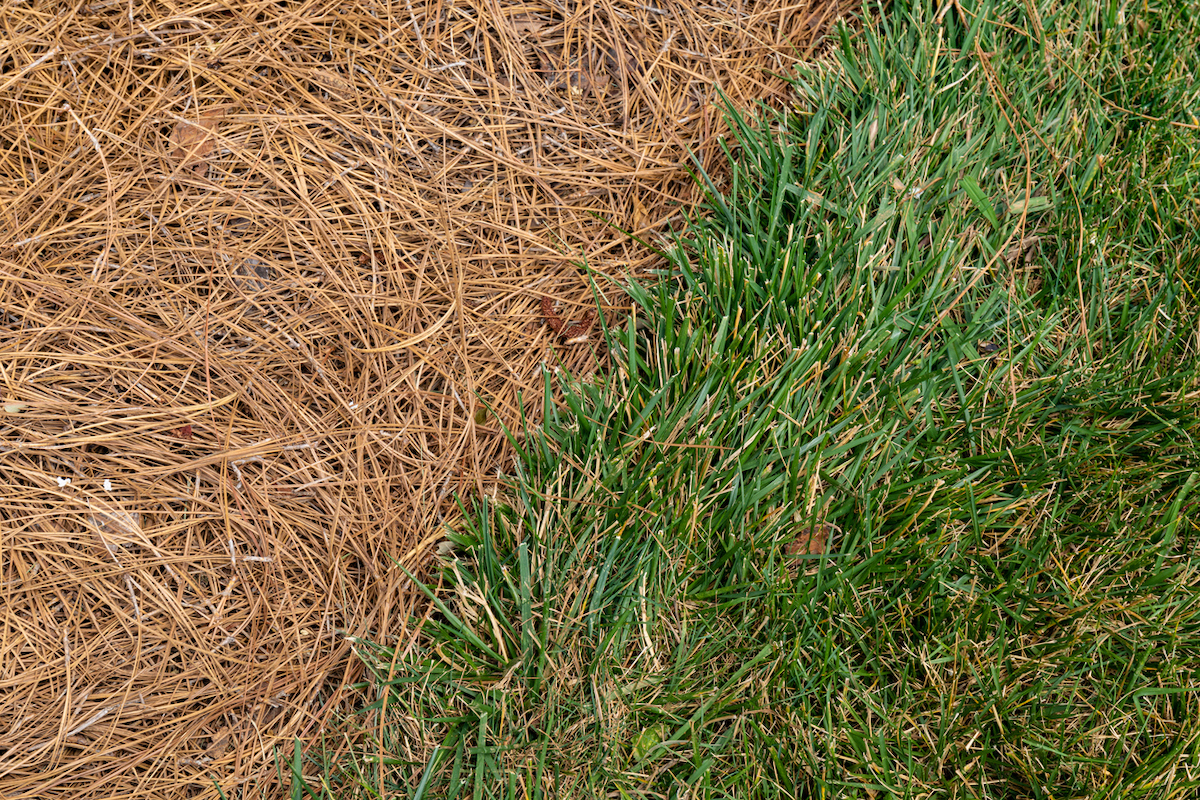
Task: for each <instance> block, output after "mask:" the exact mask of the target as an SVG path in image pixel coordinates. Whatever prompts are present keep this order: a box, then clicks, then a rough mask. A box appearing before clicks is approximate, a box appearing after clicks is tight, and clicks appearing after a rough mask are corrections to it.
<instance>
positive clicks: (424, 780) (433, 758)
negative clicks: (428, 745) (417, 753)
mask: <svg viewBox="0 0 1200 800" xmlns="http://www.w3.org/2000/svg"><path fill="white" fill-rule="evenodd" d="M439 747H440V745H436V744H435V745H434V746H433V753H432V754H430V756H429V761H428V762H427V763H426V764H425V771H424V772H423V773H422V774H421V780H420V782H419V783H417V788H416V791H414V792H413V796H412V800H422V798H424V797H425V788H426V787H427V786H428V785H429V779H430V777H432V776H433V768H434V765H435V764H437V757H438V748H439Z"/></svg>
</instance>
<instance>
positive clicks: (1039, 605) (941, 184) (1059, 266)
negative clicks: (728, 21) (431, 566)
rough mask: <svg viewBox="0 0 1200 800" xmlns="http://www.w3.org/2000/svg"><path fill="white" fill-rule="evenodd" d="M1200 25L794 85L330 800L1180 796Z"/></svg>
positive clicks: (477, 515) (457, 575)
mask: <svg viewBox="0 0 1200 800" xmlns="http://www.w3.org/2000/svg"><path fill="white" fill-rule="evenodd" d="M1198 19H1200V7H1198V6H1197V4H1196V3H1188V4H1176V3H1170V4H1162V5H1161V6H1160V7H1158V8H1157V9H1151V8H1148V7H1146V6H1143V5H1141V4H1127V3H1116V2H1103V3H1099V4H1097V3H1091V2H1067V1H1066V0H1030V1H1029V2H983V1H978V2H976V1H972V2H967V1H966V0H962V1H961V2H953V3H948V4H937V5H932V4H929V3H919V2H914V3H900V2H897V3H896V4H895V5H894V6H893V7H891V8H889V9H887V10H886V11H885V12H883V13H881V14H879V15H878V16H876V17H873V18H870V19H868V20H867V21H865V22H864V28H863V30H862V31H861V32H860V33H855V34H854V35H850V34H849V33H848V32H847V31H846V30H845V29H843V30H842V36H841V42H840V46H839V47H838V48H837V50H836V52H835V53H834V54H833V55H832V56H831V57H830V58H829V59H828V60H827V61H825V62H823V63H821V64H817V65H804V66H801V67H799V68H798V69H797V71H796V73H795V76H794V85H795V89H796V92H797V104H796V108H795V110H794V113H791V114H789V115H788V116H787V117H786V118H781V117H777V116H772V115H768V114H766V112H764V115H763V118H761V119H757V120H740V121H739V124H738V131H739V133H738V136H737V140H736V141H731V142H730V143H729V158H730V163H731V165H732V174H731V176H730V179H729V181H728V182H727V183H726V184H724V185H721V186H710V193H709V200H708V204H707V207H706V208H705V209H704V210H703V213H700V214H698V215H696V217H695V218H694V222H693V223H692V224H691V225H690V227H688V229H687V230H686V231H684V232H682V233H681V234H680V236H679V238H678V240H677V241H676V242H675V244H674V245H673V246H672V247H670V248H669V250H668V255H669V258H668V263H669V270H668V271H667V272H666V273H664V274H663V275H662V276H661V280H660V281H659V282H658V283H657V284H653V285H646V284H642V285H635V286H630V287H627V290H628V292H629V294H630V296H631V297H632V300H633V303H634V309H635V310H634V313H633V314H632V315H631V316H630V317H629V318H628V319H627V320H626V321H625V323H624V324H623V325H622V326H621V327H620V328H619V329H615V330H612V331H610V333H611V346H612V347H613V348H614V350H615V353H616V356H617V364H618V368H617V369H616V370H615V372H614V373H613V374H612V375H611V376H609V377H608V378H607V379H606V380H605V381H604V382H602V383H600V384H595V385H593V384H581V383H577V382H575V381H573V380H572V379H571V378H570V377H569V376H567V375H565V374H562V373H560V372H557V371H548V372H547V374H546V390H545V391H546V394H547V398H548V402H547V407H548V408H555V407H556V408H557V411H556V412H554V413H551V414H549V419H548V422H547V424H546V426H545V431H544V434H542V435H540V436H536V437H532V438H529V439H527V440H525V441H523V442H521V443H520V445H521V448H522V460H521V462H520V471H519V474H518V475H517V476H516V477H515V478H514V479H513V481H512V484H511V489H510V492H509V493H508V494H507V495H502V496H500V497H499V498H498V499H496V500H495V501H487V502H479V503H478V504H476V505H474V506H473V507H471V508H470V509H469V512H470V513H469V514H468V523H467V525H466V526H465V527H464V528H463V529H461V530H458V531H456V532H454V534H453V536H452V538H453V540H454V542H455V543H456V545H457V547H456V551H455V553H454V554H453V555H448V556H446V558H445V561H444V563H443V565H442V567H441V569H440V574H438V575H436V576H435V577H436V583H435V584H431V585H430V586H429V587H428V589H429V594H430V596H431V597H432V598H433V602H434V603H435V605H436V609H435V611H434V613H433V614H432V615H431V616H430V617H429V618H428V619H427V620H426V621H425V623H424V627H423V634H422V639H421V641H420V642H419V643H418V644H417V645H416V646H413V647H410V648H409V649H407V650H403V651H401V652H397V651H396V650H394V649H391V648H388V647H384V646H382V645H377V644H372V643H370V642H367V641H362V642H361V643H360V644H361V647H360V652H361V655H362V658H363V659H364V660H365V661H366V662H367V664H368V665H369V666H370V667H371V668H372V676H373V679H372V683H371V684H370V686H369V690H370V691H372V692H374V693H375V695H374V696H375V697H376V698H377V699H378V702H377V703H376V704H375V706H374V707H373V709H372V710H371V711H372V713H376V714H382V715H384V718H385V719H387V720H389V721H390V724H389V725H387V726H384V727H383V728H382V731H383V733H382V734H381V735H380V736H379V737H378V738H377V739H376V740H374V741H372V742H371V743H370V746H369V747H366V748H364V749H363V751H362V753H361V756H360V758H358V759H357V760H355V761H354V762H352V763H350V764H344V765H341V767H340V768H337V769H335V768H333V767H332V766H331V767H329V768H328V770H327V772H326V776H325V778H324V780H325V781H326V785H327V786H328V787H331V788H329V789H327V790H325V789H323V790H321V791H322V792H323V791H329V792H332V793H333V794H335V795H336V796H343V797H348V796H352V795H353V794H354V793H355V792H358V793H360V794H361V795H362V796H386V797H426V798H433V797H438V798H443V797H476V798H482V797H505V798H518V797H520V798H525V797H599V796H604V797H613V798H625V797H663V798H685V797H687V798H716V797H739V798H749V797H756V798H757V797H761V798H775V797H779V798H800V797H869V798H891V797H896V798H910V797H911V798H918V797H946V798H953V797H962V798H984V797H990V798H1011V797H1025V798H1082V797H1088V798H1093V797H1095V798H1099V797H1154V798H1166V797H1184V796H1191V795H1190V793H1191V792H1194V791H1195V790H1196V788H1197V787H1198V786H1200V767H1198V766H1197V765H1198V764H1200V676H1197V674H1196V671H1197V668H1198V667H1200V595H1198V594H1197V592H1196V586H1197V583H1198V582H1200V571H1198V566H1200V565H1198V563H1197V560H1196V553H1197V547H1198V541H1197V533H1198V531H1197V525H1196V521H1195V520H1196V516H1197V515H1196V502H1197V498H1198V497H1200V486H1197V469H1198V468H1200V445H1198V443H1197V437H1198V436H1200V403H1198V402H1197V400H1198V398H1200V375H1198V370H1197V347H1198V339H1197V337H1198V335H1200V333H1198V331H1200V327H1198V326H1200V304H1198V299H1197V296H1196V291H1197V288H1198V287H1200V245H1198V243H1197V234H1196V231H1197V230H1198V228H1200V204H1198V200H1197V198H1198V197H1200V135H1198V128H1197V125H1198V123H1200V120H1197V114H1198V113H1200V111H1198V109H1200V75H1198V71H1197V70H1198V67H1200V53H1198V51H1197V48H1195V46H1194V43H1195V42H1196V41H1197V40H1198V39H1200V29H1198V28H1200V25H1198V23H1197V20H1198ZM701 179H704V178H703V177H702V178H701ZM558 391H562V392H563V393H564V397H565V401H564V402H563V403H560V404H559V405H557V406H554V405H553V404H552V403H550V402H549V398H550V397H551V396H552V395H554V394H555V393H556V392H558ZM297 771H298V772H302V770H301V769H300V768H299V767H297ZM314 786H315V784H314ZM309 788H310V789H312V791H313V794H315V795H316V794H320V792H318V791H317V790H316V789H315V788H314V787H313V786H310V787H309ZM302 794H303V791H302Z"/></svg>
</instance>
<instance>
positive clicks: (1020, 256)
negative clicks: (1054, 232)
mask: <svg viewBox="0 0 1200 800" xmlns="http://www.w3.org/2000/svg"><path fill="white" fill-rule="evenodd" d="M1041 241H1042V237H1041V236H1038V235H1036V234H1035V235H1030V236H1026V237H1024V238H1022V239H1021V241H1019V242H1015V243H1013V244H1011V245H1009V246H1008V248H1007V249H1006V250H1005V251H1004V256H1003V258H1004V263H1005V264H1007V265H1008V266H1010V267H1011V266H1014V265H1018V262H1019V265H1020V266H1028V265H1029V264H1031V263H1032V262H1033V260H1034V259H1035V258H1037V254H1038V252H1039V251H1040V249H1041V247H1040V245H1041Z"/></svg>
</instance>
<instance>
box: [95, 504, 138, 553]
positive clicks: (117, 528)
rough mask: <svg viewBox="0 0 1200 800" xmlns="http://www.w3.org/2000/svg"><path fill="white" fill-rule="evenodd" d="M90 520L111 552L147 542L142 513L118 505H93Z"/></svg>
mask: <svg viewBox="0 0 1200 800" xmlns="http://www.w3.org/2000/svg"><path fill="white" fill-rule="evenodd" d="M91 508H92V515H91V518H90V520H89V521H90V522H91V524H92V529H93V530H94V531H95V533H96V536H97V538H99V539H100V541H101V543H103V544H104V546H105V547H106V548H107V549H108V551H109V552H110V553H112V552H115V548H118V547H132V546H133V545H135V544H142V543H143V542H145V539H146V537H145V535H144V534H143V533H142V517H141V514H138V513H137V512H134V513H132V514H130V513H129V512H128V511H125V510H124V509H122V508H120V507H117V506H104V505H93V506H92V507H91Z"/></svg>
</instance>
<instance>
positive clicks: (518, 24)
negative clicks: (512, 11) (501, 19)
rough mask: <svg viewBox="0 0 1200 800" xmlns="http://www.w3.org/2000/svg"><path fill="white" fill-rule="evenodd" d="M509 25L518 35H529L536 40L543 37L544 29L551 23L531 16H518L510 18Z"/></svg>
mask: <svg viewBox="0 0 1200 800" xmlns="http://www.w3.org/2000/svg"><path fill="white" fill-rule="evenodd" d="M508 24H509V25H511V26H512V28H513V30H515V31H516V32H517V33H528V34H530V35H531V36H532V37H533V38H535V39H536V38H537V37H539V36H541V35H542V29H543V28H545V27H546V26H547V25H549V24H550V23H548V22H546V21H544V20H540V19H535V18H534V17H531V16H530V15H529V14H516V15H514V16H511V17H509V18H508Z"/></svg>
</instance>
